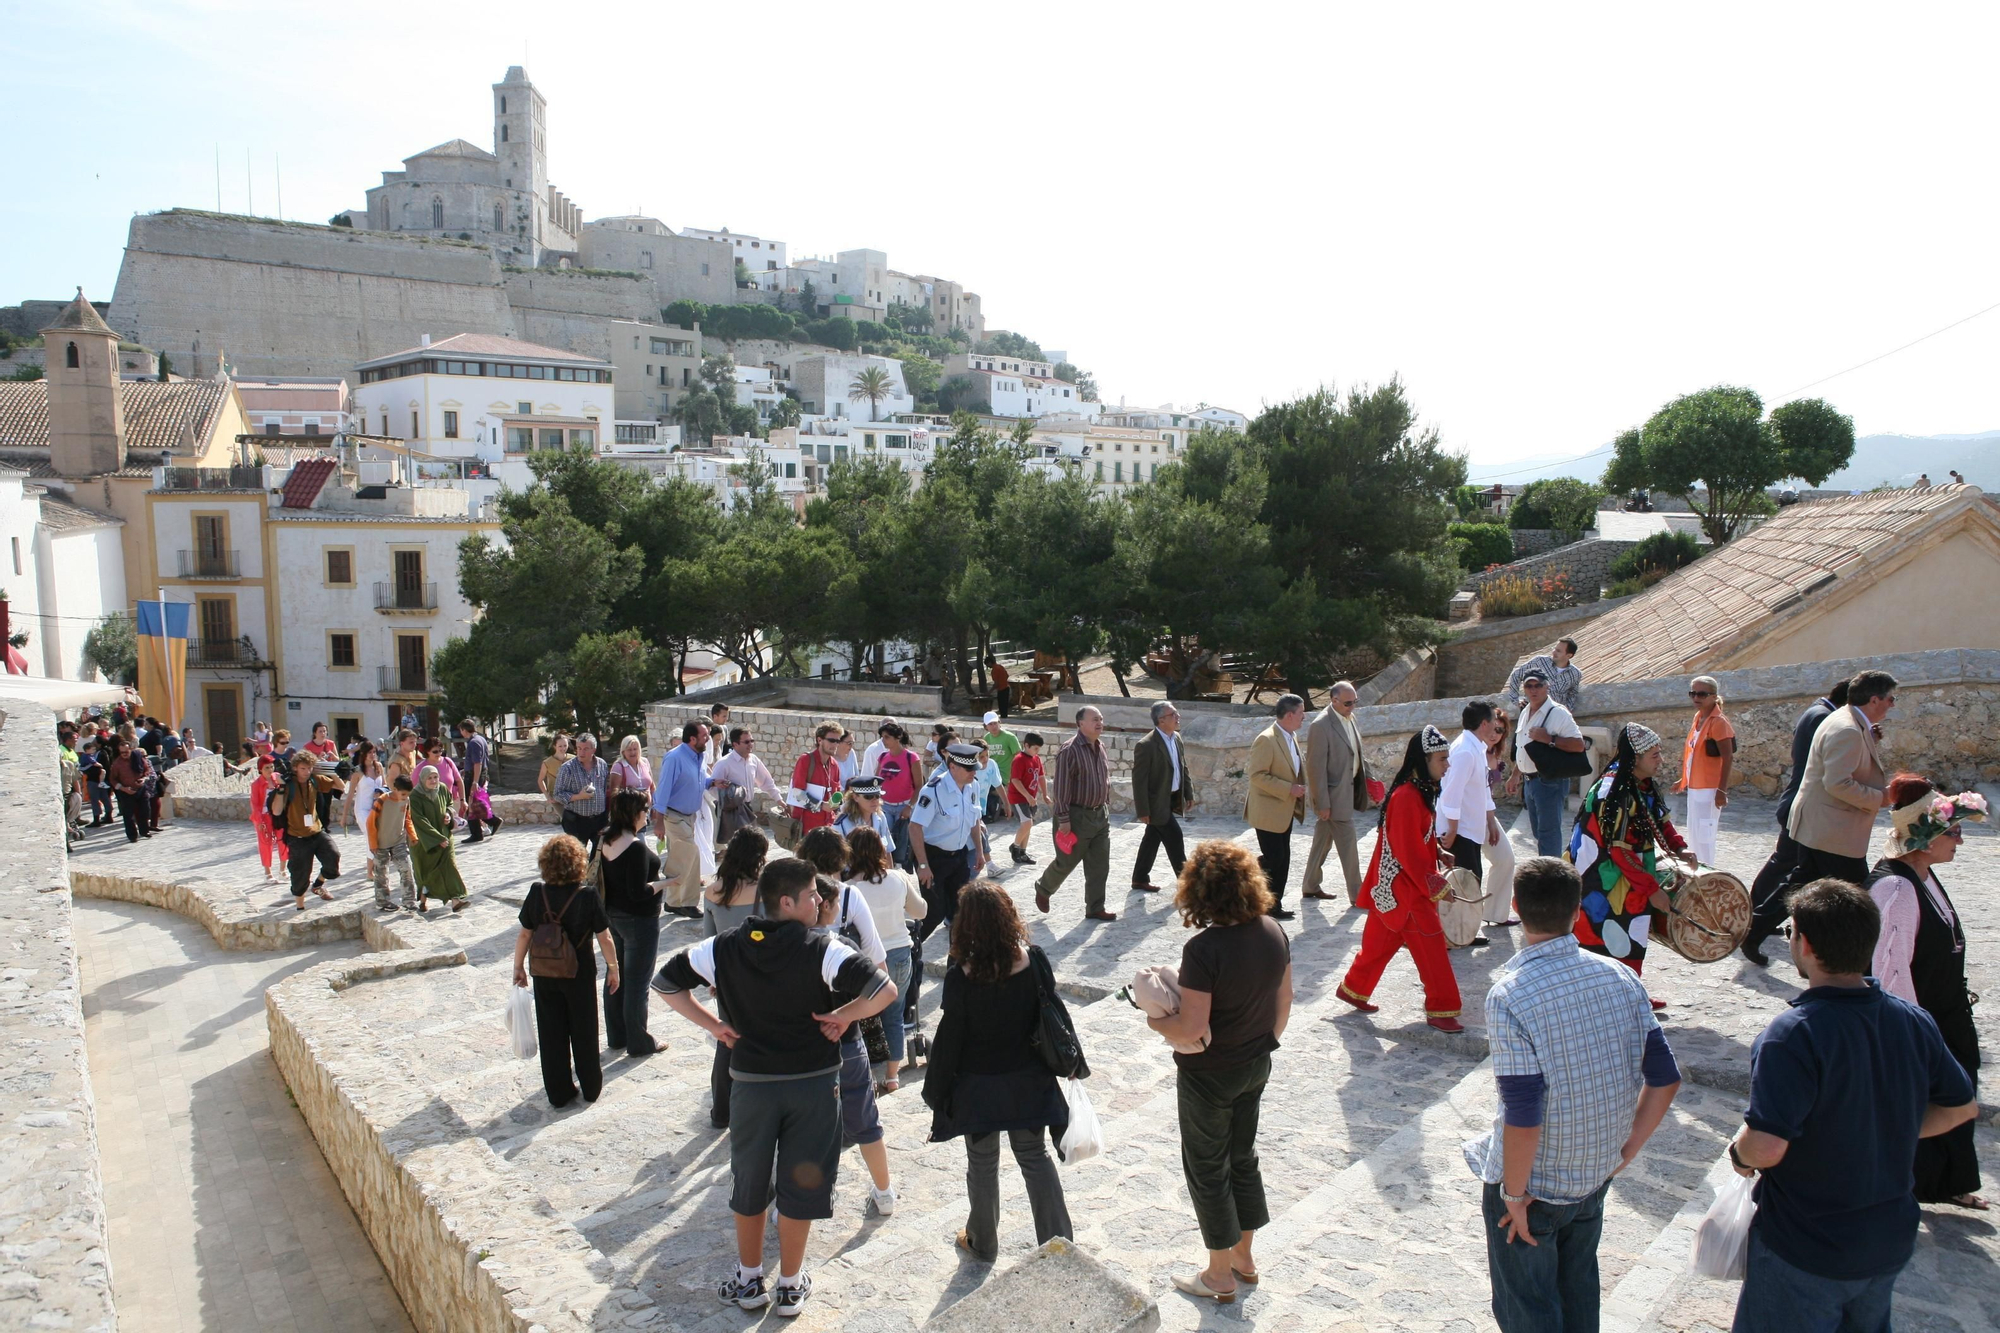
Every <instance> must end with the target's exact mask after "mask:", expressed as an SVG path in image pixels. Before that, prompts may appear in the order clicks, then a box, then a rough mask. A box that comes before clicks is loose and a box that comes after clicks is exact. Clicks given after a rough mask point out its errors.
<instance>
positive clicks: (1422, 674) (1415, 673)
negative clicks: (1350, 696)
mask: <svg viewBox="0 0 2000 1333" xmlns="http://www.w3.org/2000/svg"><path fill="white" fill-rule="evenodd" d="M1438 652H1439V650H1438V649H1436V648H1412V649H1411V650H1410V651H1409V652H1407V653H1404V654H1403V655H1402V656H1401V657H1399V658H1397V659H1396V660H1395V661H1393V662H1391V663H1389V665H1388V666H1386V667H1383V668H1382V669H1381V670H1380V671H1378V672H1376V673H1375V674H1374V675H1373V676H1371V677H1369V678H1368V679H1367V680H1365V681H1363V682H1362V683H1361V684H1360V685H1359V686H1357V687H1356V689H1355V697H1356V701H1357V702H1358V703H1359V704H1360V706H1362V707H1364V708H1368V707H1373V706H1374V705H1376V704H1405V703H1414V702H1416V701H1417V700H1419V699H1434V698H1436V697H1437V692H1438V691H1437V678H1438Z"/></svg>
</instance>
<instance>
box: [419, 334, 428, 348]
mask: <svg viewBox="0 0 2000 1333" xmlns="http://www.w3.org/2000/svg"><path fill="white" fill-rule="evenodd" d="M430 345H431V335H430V334H428V333H426V334H423V335H422V336H420V337H419V338H418V339H417V346H419V347H429V346H430Z"/></svg>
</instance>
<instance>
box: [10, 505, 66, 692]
mask: <svg viewBox="0 0 2000 1333" xmlns="http://www.w3.org/2000/svg"><path fill="white" fill-rule="evenodd" d="M41 523H42V501H41V497H40V496H38V495H29V494H28V493H27V487H26V478H25V477H24V476H23V474H21V473H18V472H5V473H0V588H5V589H6V590H7V615H8V620H9V625H10V632H12V633H18V632H19V631H21V630H26V631H28V634H29V636H30V638H29V640H28V646H27V647H26V648H24V649H22V651H21V655H22V656H23V657H25V658H27V659H28V669H29V671H30V673H33V672H36V671H39V672H40V673H41V674H42V675H45V676H47V675H55V674H57V673H56V672H54V671H52V670H50V669H49V668H48V666H46V665H45V664H44V663H45V658H44V653H43V649H42V640H43V638H44V637H45V632H46V624H47V623H48V622H45V621H44V620H43V619H42V610H43V607H42V589H41V581H40V568H39V565H38V564H37V561H36V559H35V534H36V532H37V531H38V530H39V529H40V527H41Z"/></svg>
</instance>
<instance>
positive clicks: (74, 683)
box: [0, 673, 125, 708]
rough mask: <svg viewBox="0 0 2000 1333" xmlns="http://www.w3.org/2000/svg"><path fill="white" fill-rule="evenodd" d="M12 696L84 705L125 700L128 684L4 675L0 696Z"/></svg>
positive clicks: (62, 705) (50, 703)
mask: <svg viewBox="0 0 2000 1333" xmlns="http://www.w3.org/2000/svg"><path fill="white" fill-rule="evenodd" d="M10 698H12V699H29V700H32V701H33V702H35V703H38V704H40V705H42V706H43V707H44V708H82V707H84V706H85V705H86V704H122V703H124V702H125V687H124V686H123V685H99V684H96V683H94V682H92V681H87V680H60V679H57V678H55V677H53V676H16V675H13V674H11V673H10V674H7V675H0V700H5V699H10Z"/></svg>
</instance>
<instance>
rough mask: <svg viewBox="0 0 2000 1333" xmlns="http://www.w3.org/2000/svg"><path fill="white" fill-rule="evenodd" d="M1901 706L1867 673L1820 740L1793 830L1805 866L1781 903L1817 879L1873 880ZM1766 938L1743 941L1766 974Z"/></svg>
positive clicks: (1881, 675)
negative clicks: (1893, 717)
mask: <svg viewBox="0 0 2000 1333" xmlns="http://www.w3.org/2000/svg"><path fill="white" fill-rule="evenodd" d="M1895 706H1896V678H1895V677H1894V676H1892V675H1890V674H1889V673H1888V672H1886V671H1864V672H1862V673H1861V674H1860V675H1858V676H1856V677H1855V678H1854V679H1853V680H1850V681H1849V682H1848V683H1847V707H1845V708H1843V709H1841V710H1840V711H1839V712H1837V713H1834V714H1833V715H1832V716H1830V717H1828V718H1827V720H1826V721H1825V723H1823V724H1822V725H1821V727H1820V729H1819V730H1818V731H1817V732H1816V733H1814V735H1813V739H1812V748H1811V749H1810V750H1809V751H1808V752H1807V754H1806V767H1805V775H1804V777H1803V778H1801V779H1800V781H1799V794H1798V796H1797V798H1796V799H1795V800H1793V802H1792V815H1791V820H1790V823H1789V826H1788V831H1789V832H1790V833H1791V835H1792V841H1793V842H1795V843H1797V844H1798V847H1799V859H1798V864H1797V865H1795V866H1794V867H1793V868H1792V873H1791V874H1790V875H1788V876H1786V878H1785V882H1784V884H1782V885H1781V886H1780V887H1779V889H1778V899H1779V901H1783V900H1784V899H1786V898H1788V897H1790V896H1791V894H1792V893H1793V892H1794V891H1795V890H1797V889H1801V888H1804V887H1805V886H1806V885H1808V884H1810V883H1812V882H1813V881H1814V880H1816V879H1843V880H1846V881H1847V882H1848V883H1850V884H1859V883H1861V881H1862V880H1863V879H1865V878H1866V877H1867V874H1868V842H1869V839H1870V838H1871V837H1872V836H1873V835H1874V832H1875V815H1876V813H1877V812H1878V811H1880V810H1881V809H1882V807H1883V806H1884V805H1886V804H1887V803H1888V800H1889V777H1888V774H1887V773H1885V772H1884V771H1883V769H1882V719H1883V718H1885V717H1887V716H1888V715H1889V710H1890V709H1891V708H1894V707H1895ZM1780 920H1782V918H1780ZM1759 924H1760V925H1761V924H1762V923H1761V922H1760V923H1759ZM1773 928H1775V923H1773ZM1765 938H1766V936H1764V935H1762V934H1759V933H1757V932H1756V931H1755V929H1754V928H1753V931H1752V933H1751V934H1750V935H1747V936H1745V937H1744V940H1743V955H1744V957H1746V958H1748V959H1749V960H1750V961H1751V962H1753V963H1756V964H1757V965H1758V966H1759V967H1762V966H1763V965H1765V964H1766V963H1767V962H1769V961H1770V960H1769V959H1767V958H1765V956H1764V954H1763V952H1762V950H1761V947H1760V946H1762V944H1763V943H1764V940H1765Z"/></svg>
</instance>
